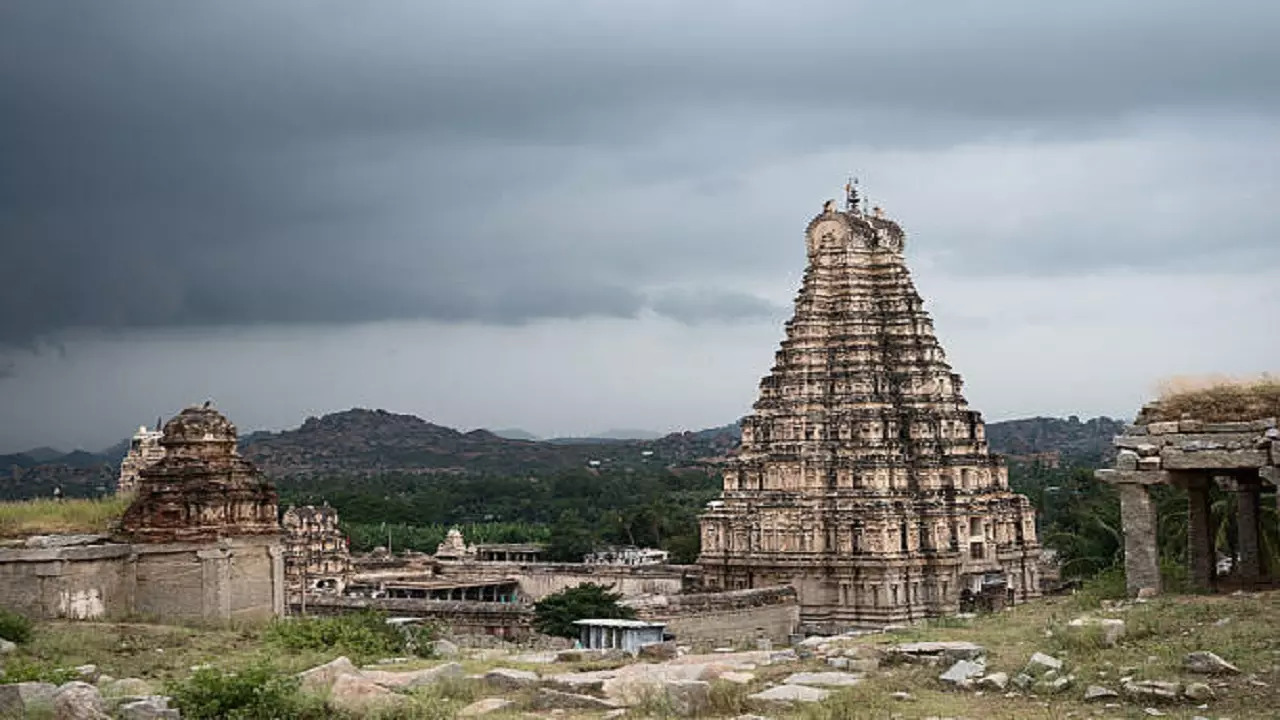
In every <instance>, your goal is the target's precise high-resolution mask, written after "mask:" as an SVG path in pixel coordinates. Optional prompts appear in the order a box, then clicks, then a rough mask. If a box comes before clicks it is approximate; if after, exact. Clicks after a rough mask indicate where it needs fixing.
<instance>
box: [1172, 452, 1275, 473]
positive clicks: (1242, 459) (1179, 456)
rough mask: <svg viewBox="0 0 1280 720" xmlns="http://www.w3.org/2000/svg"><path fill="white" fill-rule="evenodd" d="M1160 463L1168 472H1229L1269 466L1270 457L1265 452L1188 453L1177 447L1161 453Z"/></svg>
mask: <svg viewBox="0 0 1280 720" xmlns="http://www.w3.org/2000/svg"><path fill="white" fill-rule="evenodd" d="M1160 461H1161V464H1162V466H1163V467H1164V468H1165V469H1166V470H1229V469H1236V468H1258V467H1262V466H1264V465H1269V464H1270V456H1269V454H1268V453H1267V452H1266V451H1265V450H1202V451H1198V452H1187V451H1184V450H1180V449H1178V448H1175V447H1166V448H1164V449H1163V450H1161V451H1160Z"/></svg>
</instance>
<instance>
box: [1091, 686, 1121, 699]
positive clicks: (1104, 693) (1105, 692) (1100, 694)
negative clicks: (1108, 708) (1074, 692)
mask: <svg viewBox="0 0 1280 720" xmlns="http://www.w3.org/2000/svg"><path fill="white" fill-rule="evenodd" d="M1118 697H1120V693H1118V692H1116V691H1115V690H1111V689H1109V688H1104V687H1102V686H1101V685H1090V686H1089V687H1087V688H1085V690H1084V701H1085V702H1098V701H1099V700H1112V699H1114V698H1118Z"/></svg>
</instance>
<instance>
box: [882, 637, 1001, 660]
mask: <svg viewBox="0 0 1280 720" xmlns="http://www.w3.org/2000/svg"><path fill="white" fill-rule="evenodd" d="M986 654H987V649H986V648H984V647H982V646H981V645H976V644H974V643H971V642H965V641H962V640H956V641H948V642H910V643H902V644H899V645H894V646H893V647H891V648H889V650H888V655H887V657H888V658H892V659H895V660H902V661H906V662H943V661H951V662H955V661H956V660H977V659H978V658H980V657H982V656H983V655H986Z"/></svg>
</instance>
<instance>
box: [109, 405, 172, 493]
mask: <svg viewBox="0 0 1280 720" xmlns="http://www.w3.org/2000/svg"><path fill="white" fill-rule="evenodd" d="M162 438H164V431H163V430H161V429H160V423H159V422H157V423H156V429H155V430H148V429H147V426H146V425H141V426H139V427H138V432H136V433H134V434H133V438H132V439H131V440H130V441H129V451H128V453H126V454H125V456H124V460H122V461H121V462H120V479H119V480H118V481H117V482H116V492H117V493H132V492H135V491H137V489H138V477H139V474H140V473H141V472H142V471H143V470H145V469H147V468H149V467H151V466H152V465H153V464H155V463H156V462H157V461H159V460H160V458H162V457H164V447H163V446H162V445H161V444H160V440H161V439H162Z"/></svg>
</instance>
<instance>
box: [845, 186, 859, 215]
mask: <svg viewBox="0 0 1280 720" xmlns="http://www.w3.org/2000/svg"><path fill="white" fill-rule="evenodd" d="M858 200H859V198H858V178H856V177H851V178H849V181H848V182H846V183H845V184H844V207H845V210H848V211H849V212H851V213H855V214H856V213H860V212H861V209H860V208H859V202H858Z"/></svg>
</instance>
